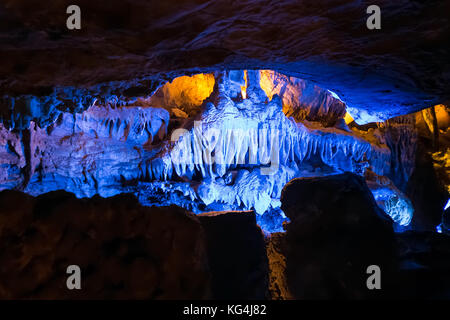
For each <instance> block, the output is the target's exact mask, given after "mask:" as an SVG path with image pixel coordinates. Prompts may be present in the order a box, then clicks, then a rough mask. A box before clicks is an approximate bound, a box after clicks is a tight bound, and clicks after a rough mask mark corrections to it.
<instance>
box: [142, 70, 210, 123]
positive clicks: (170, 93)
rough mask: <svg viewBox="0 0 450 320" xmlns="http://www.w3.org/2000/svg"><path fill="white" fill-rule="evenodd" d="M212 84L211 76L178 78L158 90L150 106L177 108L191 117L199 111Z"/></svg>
mask: <svg viewBox="0 0 450 320" xmlns="http://www.w3.org/2000/svg"><path fill="white" fill-rule="evenodd" d="M214 83H215V80H214V75H212V74H203V73H201V74H196V75H193V76H182V77H178V78H175V79H174V80H173V81H172V82H168V83H166V84H165V85H164V86H162V87H161V88H159V89H158V91H157V92H156V93H155V94H154V95H153V96H152V98H151V101H150V104H151V106H153V107H159V108H160V107H162V108H167V107H169V108H178V109H179V110H181V111H183V112H184V113H186V114H188V115H193V114H195V113H197V112H198V111H199V110H200V106H201V105H202V103H203V100H205V99H206V98H208V97H209V96H210V95H211V93H212V91H213V88H214Z"/></svg>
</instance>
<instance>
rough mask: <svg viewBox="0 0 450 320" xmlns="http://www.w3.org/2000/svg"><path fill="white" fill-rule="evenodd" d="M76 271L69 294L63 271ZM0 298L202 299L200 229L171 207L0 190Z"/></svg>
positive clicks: (205, 285) (205, 275) (205, 278)
mask: <svg viewBox="0 0 450 320" xmlns="http://www.w3.org/2000/svg"><path fill="white" fill-rule="evenodd" d="M69 265H78V266H80V268H81V276H82V278H81V280H82V281H81V286H82V289H81V290H72V291H71V290H68V289H67V287H66V280H67V277H68V275H67V274H66V268H67V267H68V266H69ZM0 266H1V267H0V298H1V299H29V298H31V299H103V298H106V299H124V298H126V299H130V298H131V299H202V298H207V297H209V293H210V283H209V269H208V262H207V256H206V248H205V237H204V233H203V230H202V227H201V225H200V223H199V222H198V220H197V219H196V218H195V216H193V215H192V214H190V213H188V212H186V211H185V210H184V209H181V208H178V207H175V206H172V207H167V208H146V207H142V206H140V205H139V204H138V202H137V200H136V199H135V198H134V197H133V196H129V195H120V196H116V197H113V198H108V199H103V198H100V197H94V198H92V199H76V198H75V197H74V196H73V195H72V194H69V193H66V192H53V193H49V194H46V195H42V196H39V197H37V198H33V197H31V196H28V195H25V194H23V193H19V192H15V191H3V192H1V193H0Z"/></svg>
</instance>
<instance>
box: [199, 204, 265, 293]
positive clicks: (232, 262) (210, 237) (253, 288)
mask: <svg viewBox="0 0 450 320" xmlns="http://www.w3.org/2000/svg"><path fill="white" fill-rule="evenodd" d="M198 218H199V220H200V222H201V224H202V226H203V228H204V230H205V234H206V239H207V252H208V258H209V264H210V269H211V276H212V278H211V281H212V282H211V284H212V294H213V297H214V298H215V299H220V300H222V299H228V300H230V299H238V300H239V299H250V300H262V299H267V298H268V286H269V284H268V282H269V279H268V262H267V256H266V250H265V242H264V235H263V233H262V231H261V229H260V228H259V227H258V226H257V225H256V219H255V213H254V212H209V213H203V214H200V215H198Z"/></svg>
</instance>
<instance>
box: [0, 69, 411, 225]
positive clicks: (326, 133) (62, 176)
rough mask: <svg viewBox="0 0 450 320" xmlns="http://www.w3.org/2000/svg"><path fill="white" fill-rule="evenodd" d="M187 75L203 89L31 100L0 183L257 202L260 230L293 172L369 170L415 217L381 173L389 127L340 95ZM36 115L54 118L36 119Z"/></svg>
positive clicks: (177, 200)
mask: <svg viewBox="0 0 450 320" xmlns="http://www.w3.org/2000/svg"><path fill="white" fill-rule="evenodd" d="M186 78H187V79H188V80H186V81H194V80H195V81H197V82H196V83H198V81H204V82H202V83H199V84H198V85H196V86H194V89H195V88H197V89H198V91H199V92H197V93H195V92H194V91H195V90H194V89H192V88H191V89H190V91H185V92H184V91H183V87H182V86H183V85H186V84H185V83H183V82H182V81H181V80H180V81H174V82H173V83H172V84H168V85H166V86H164V87H162V88H161V89H160V92H159V93H158V94H157V95H156V98H158V99H159V100H157V99H156V98H154V99H153V100H149V102H148V101H147V102H148V103H147V102H146V100H145V101H144V100H143V101H141V102H140V104H138V105H128V106H117V102H118V101H115V100H114V99H111V100H110V101H108V102H107V103H105V102H104V103H103V104H99V103H96V101H95V99H92V97H86V99H87V100H89V101H91V103H92V105H91V107H89V108H88V109H87V110H85V111H81V110H78V109H77V111H76V112H56V111H55V109H54V108H51V109H47V110H43V109H42V103H40V102H39V101H38V100H35V99H32V100H30V101H29V102H28V103H29V108H28V109H27V110H29V113H28V115H27V117H28V120H29V121H30V123H29V125H28V127H27V130H26V132H25V133H24V132H22V131H11V130H8V129H6V127H4V126H0V144H1V145H2V146H4V148H2V149H1V150H0V160H1V169H0V189H17V188H19V189H23V190H24V191H25V192H27V193H29V194H32V195H39V194H42V193H46V192H49V191H53V190H58V189H64V190H67V191H70V192H73V193H74V194H75V195H76V196H77V197H92V196H93V195H95V194H99V195H101V196H103V197H109V196H112V195H115V194H118V193H125V192H127V193H134V194H136V196H137V197H138V199H139V201H140V202H141V203H142V204H144V205H157V206H167V205H171V204H176V205H179V206H182V207H185V208H187V209H188V210H191V211H192V212H194V213H201V212H207V211H223V210H255V212H256V213H257V221H258V224H259V225H260V226H261V227H262V229H263V230H264V231H266V232H279V231H283V228H282V223H283V222H284V221H287V218H286V216H285V215H284V214H283V212H282V211H281V209H280V206H281V203H280V196H281V191H282V189H283V187H284V185H285V184H286V183H287V182H288V181H290V180H291V179H293V178H296V177H320V176H327V175H332V174H339V173H342V172H346V171H350V172H354V173H356V174H359V175H362V176H365V177H366V180H367V183H368V185H369V188H370V189H371V190H372V193H373V195H374V198H375V200H376V201H377V203H378V205H379V206H380V207H381V208H382V209H384V211H385V212H386V213H387V214H389V215H390V216H391V217H392V219H393V220H394V221H395V222H396V223H397V224H398V225H399V226H402V227H405V226H407V225H408V224H409V223H410V221H411V218H412V215H413V209H412V205H411V202H410V201H409V200H408V199H407V198H406V197H405V196H404V195H403V194H402V192H401V191H400V190H399V189H397V188H396V187H395V186H394V184H393V183H392V182H391V181H390V180H389V179H388V178H386V176H387V175H388V174H390V172H391V165H392V157H391V150H390V149H389V147H388V146H387V144H386V142H385V141H384V139H383V138H382V134H381V133H380V131H379V129H376V130H373V129H372V130H371V131H360V130H357V129H352V130H351V129H350V128H349V127H348V126H347V124H346V121H345V119H344V116H345V117H347V116H348V115H347V110H346V108H345V104H344V102H343V101H341V100H340V98H339V97H338V95H337V94H336V93H334V92H330V91H328V90H322V89H320V88H318V87H316V86H315V85H313V84H310V83H307V82H305V81H304V80H301V79H296V78H293V77H286V76H284V75H282V74H279V73H276V72H273V71H269V70H265V71H250V70H249V71H232V72H222V73H217V74H216V75H215V77H213V76H212V75H203V76H201V77H197V78H195V79H194V78H189V77H186ZM189 79H191V80H189ZM192 79H193V80H192ZM190 85H191V87H192V84H190ZM180 92H181V93H180ZM193 92H194V93H193ZM164 94H165V96H164ZM189 95H191V96H189ZM67 96H68V97H70V96H72V97H73V99H74V101H73V103H75V104H77V103H80V104H83V103H84V102H83V103H82V102H80V101H81V100H82V99H81V98H79V97H80V95H73V93H72V92H68V94H67ZM75 97H78V98H76V99H75ZM204 97H207V99H204ZM80 99H81V100H80ZM196 100H199V101H200V105H198V106H195V101H196ZM203 100H204V101H203ZM114 101H115V103H114ZM180 101H181V102H182V103H185V105H184V109H183V108H182V106H178V105H177V103H178V104H180ZM188 102H189V104H188ZM61 103H62V102H61ZM136 103H137V102H136ZM146 103H147V104H146ZM167 104H171V105H170V106H168V105H167ZM174 105H176V107H174ZM186 105H189V108H188V107H186ZM194 107H195V108H196V109H195V108H194ZM182 109H183V110H182ZM192 110H194V111H195V112H194V111H192ZM350 113H351V112H350ZM359 116H360V117H362V115H359ZM40 117H41V118H46V119H47V121H48V123H40V122H36V121H34V120H33V119H36V118H40ZM14 126H17V124H16V122H14ZM21 126H22V127H23V126H24V124H23V123H22V124H21ZM24 135H26V139H24ZM369 173H370V174H369Z"/></svg>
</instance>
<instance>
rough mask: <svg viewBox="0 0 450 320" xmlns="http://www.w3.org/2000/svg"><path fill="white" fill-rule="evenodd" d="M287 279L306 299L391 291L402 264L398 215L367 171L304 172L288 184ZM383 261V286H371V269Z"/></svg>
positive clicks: (283, 199)
mask: <svg viewBox="0 0 450 320" xmlns="http://www.w3.org/2000/svg"><path fill="white" fill-rule="evenodd" d="M281 203H282V206H281V208H282V209H283V211H284V212H285V213H286V215H287V216H288V217H289V219H290V220H291V222H290V223H289V224H288V225H287V226H286V232H287V233H286V240H285V243H286V245H285V248H284V249H283V248H282V250H284V252H285V256H286V274H287V284H288V287H289V290H290V292H291V293H292V295H293V296H294V297H295V298H300V299H305V298H306V299H365V298H377V297H387V296H388V295H389V294H388V293H389V292H390V290H391V289H392V283H393V282H392V281H393V277H392V275H393V272H394V271H395V270H396V266H395V263H396V252H395V243H394V233H393V229H392V220H391V219H390V218H389V217H388V216H387V215H385V214H384V212H383V211H382V210H380V209H379V208H378V206H377V205H376V203H375V200H374V198H373V196H372V194H371V193H370V191H369V189H368V187H367V185H366V184H365V182H364V180H363V179H362V178H361V177H358V176H356V175H354V174H351V173H346V174H342V175H335V176H328V177H323V178H300V179H294V180H292V181H290V182H289V183H288V184H287V185H286V186H285V187H284V189H283V192H282V196H281ZM371 265H377V266H379V267H380V269H381V272H382V275H383V276H382V278H383V284H382V285H383V291H377V290H368V288H367V286H366V280H367V278H368V277H369V275H367V273H366V270H367V268H368V267H369V266H371Z"/></svg>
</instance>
